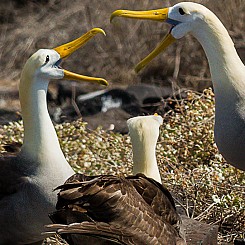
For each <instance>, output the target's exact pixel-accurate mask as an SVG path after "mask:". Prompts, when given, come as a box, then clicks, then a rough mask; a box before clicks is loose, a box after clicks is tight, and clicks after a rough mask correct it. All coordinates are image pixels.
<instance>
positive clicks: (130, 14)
mask: <svg viewBox="0 0 245 245" xmlns="http://www.w3.org/2000/svg"><path fill="white" fill-rule="evenodd" d="M168 10H169V9H168V8H163V9H156V10H149V11H130V10H116V11H114V12H113V13H112V15H111V18H110V20H111V21H112V20H113V19H114V18H115V17H124V18H133V19H147V20H156V21H167V20H168ZM175 40H176V39H175V38H174V37H173V36H172V34H171V32H169V33H168V34H167V35H166V36H165V37H164V38H163V40H162V41H161V42H160V43H159V44H158V46H157V47H156V48H155V49H154V50H153V51H152V52H151V53H150V54H149V55H148V56H147V57H145V58H144V59H143V60H142V61H141V62H140V63H138V64H137V65H136V67H135V71H136V72H139V71H140V70H141V69H142V68H144V67H145V66H146V65H147V64H148V63H149V62H150V61H151V60H152V59H154V58H155V57H156V56H157V55H158V54H160V53H161V52H162V51H164V50H165V49H166V48H167V47H168V46H169V45H170V44H171V43H173V42H174V41H175Z"/></svg>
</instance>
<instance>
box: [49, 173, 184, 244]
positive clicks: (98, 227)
mask: <svg viewBox="0 0 245 245" xmlns="http://www.w3.org/2000/svg"><path fill="white" fill-rule="evenodd" d="M59 189H60V190H61V191H60V193H59V194H58V203H57V212H55V213H53V214H51V215H50V217H51V219H52V221H53V222H54V223H59V224H58V225H55V224H53V225H49V226H48V227H49V230H54V231H58V233H60V234H63V236H64V238H65V239H67V241H68V242H69V243H70V244H85V242H84V236H83V235H86V236H92V237H97V238H98V239H97V241H104V240H107V242H106V244H109V243H110V244H116V243H119V244H136V245H137V244H154V245H157V244H166V245H172V244H173V245H174V244H184V241H183V240H182V239H181V237H180V236H179V233H178V229H176V227H177V226H178V223H179V222H180V218H179V216H178V214H177V213H176V210H175V206H174V202H173V199H172V196H171V194H170V193H169V192H168V191H167V189H166V188H164V187H163V186H162V185H161V184H159V183H158V182H156V181H154V180H153V179H150V178H147V177H145V176H144V175H143V174H138V175H136V176H129V177H123V176H120V177H116V176H111V175H103V176H93V177H89V176H85V175H82V174H75V175H73V176H72V177H71V178H69V179H68V180H67V181H66V183H65V184H64V185H62V186H60V187H59ZM60 224H62V225H60ZM74 233H75V234H82V235H75V236H74V235H70V234H74ZM67 234H68V235H67ZM108 240H109V241H108ZM98 244H101V243H98Z"/></svg>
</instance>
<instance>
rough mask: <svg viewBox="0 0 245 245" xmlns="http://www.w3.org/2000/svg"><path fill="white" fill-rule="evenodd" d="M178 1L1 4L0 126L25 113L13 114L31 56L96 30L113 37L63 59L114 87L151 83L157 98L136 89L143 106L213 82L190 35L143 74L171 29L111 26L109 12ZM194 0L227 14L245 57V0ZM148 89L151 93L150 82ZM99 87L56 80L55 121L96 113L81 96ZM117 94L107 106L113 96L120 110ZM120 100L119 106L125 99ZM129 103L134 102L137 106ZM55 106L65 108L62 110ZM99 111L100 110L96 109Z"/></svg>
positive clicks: (127, 23)
mask: <svg viewBox="0 0 245 245" xmlns="http://www.w3.org/2000/svg"><path fill="white" fill-rule="evenodd" d="M177 2H180V1H176V0H173V1H162V0H154V1H152V0H142V1H139V0H118V1H113V0H103V1H97V0H83V1H80V0H73V1H69V0H62V1H61V0H38V1H37V0H36V1H35V0H10V1H1V2H0V25H1V28H0V33H1V35H0V45H1V48H0V61H1V62H0V109H1V112H0V117H1V118H2V119H1V122H0V123H6V121H9V120H15V118H16V117H17V118H18V117H19V115H16V114H14V116H13V115H12V112H13V111H14V112H16V111H17V112H18V111H19V102H18V83H19V77H20V72H21V69H22V67H23V65H24V63H25V62H26V60H27V59H28V57H29V56H30V55H32V54H33V53H34V52H35V51H36V50H38V49H40V48H52V47H56V46H58V45H60V44H63V43H66V42H68V41H70V40H73V39H74V38H77V37H79V36H80V35H82V34H83V33H85V32H86V31H88V30H90V29H91V28H93V27H100V28H102V29H104V30H105V32H106V34H107V36H106V37H104V36H103V35H97V36H96V37H95V38H94V39H93V40H91V41H90V42H89V43H88V44H87V45H86V46H84V47H83V48H82V49H81V50H79V51H78V52H76V53H74V54H73V55H72V56H71V57H70V58H69V59H67V60H66V61H64V62H63V64H62V66H63V67H64V68H66V69H68V70H71V71H74V72H77V73H80V74H84V75H90V76H99V77H103V78H106V79H107V80H108V81H109V83H110V87H109V88H108V89H114V88H122V89H124V88H126V87H127V86H131V85H133V86H134V88H132V89H131V87H130V89H128V90H129V91H133V89H135V86H136V85H137V86H139V87H141V86H142V84H143V85H144V86H148V85H150V86H151V89H152V90H153V95H152V94H150V95H148V97H147V96H145V97H144V98H138V97H137V96H138V94H139V93H142V87H141V90H140V92H139V91H136V92H135V94H134V96H136V100H134V99H135V98H133V101H134V102H135V101H136V102H137V103H139V104H141V106H142V103H145V101H146V103H147V104H153V103H158V102H159V103H160V102H161V101H162V100H160V99H159V98H167V97H171V96H173V94H174V93H175V92H176V91H178V92H177V94H178V95H179V94H181V95H182V96H184V95H183V94H182V90H183V88H184V89H193V90H196V91H200V92H201V91H203V89H204V88H207V87H209V86H211V79H210V73H209V68H208V63H207V59H206V57H205V54H204V51H203V50H202V48H201V46H200V44H199V43H198V42H197V41H196V40H195V39H194V38H193V37H192V36H190V35H188V36H187V37H185V38H183V40H181V41H178V42H176V43H175V44H174V45H172V46H170V47H169V48H168V49H167V50H166V51H165V52H164V53H162V54H161V55H159V56H158V57H156V58H155V59H154V60H153V61H152V62H151V64H149V65H148V66H147V67H146V68H145V69H144V70H143V71H142V72H140V73H139V74H136V73H135V72H134V67H135V65H136V64H137V63H138V62H139V61H140V60H141V59H142V58H144V57H145V56H146V55H148V54H149V53H150V51H151V50H152V49H153V48H154V47H156V45H157V44H158V43H159V41H160V40H161V39H162V38H163V36H164V35H165V34H166V32H168V31H169V26H168V25H167V24H165V23H160V22H154V21H142V20H131V19H127V20H125V19H122V18H118V19H115V20H114V21H113V23H110V21H109V19H110V14H111V13H112V12H113V11H114V10H116V9H131V10H149V9H155V8H163V7H168V6H171V5H173V4H175V3H177ZM194 2H198V3H202V4H204V5H205V6H207V7H208V8H209V9H211V10H212V11H213V12H214V13H215V14H216V15H217V16H218V17H219V18H220V19H221V21H222V22H223V23H224V25H225V26H226V28H227V29H228V31H229V34H230V35H231V37H232V39H233V41H234V43H235V46H236V49H237V51H238V53H239V55H240V57H241V59H242V60H243V62H244V61H245V42H244V36H245V32H244V30H245V1H244V0H217V1H212V0H210V1H209V0H203V1H202V0H199V1H194ZM70 84H72V86H71V85H70ZM159 87H161V88H163V87H164V88H165V89H164V91H162V92H161V94H159V93H158V92H159V91H157V90H158V89H159ZM143 88H144V89H143V90H144V91H145V90H146V89H145V87H143ZM98 89H104V88H102V87H99V86H96V85H94V86H92V85H88V84H82V85H77V84H76V83H73V82H72V83H71V82H69V84H68V85H67V82H65V81H64V82H62V83H61V82H55V83H51V86H50V90H49V91H50V94H49V101H50V105H53V106H50V107H51V108H50V113H51V114H52V117H53V119H54V120H55V121H56V122H63V121H66V120H68V121H69V120H70V119H69V117H74V118H77V117H79V116H81V115H80V114H81V113H82V115H84V116H85V117H86V116H91V115H92V114H93V113H92V112H91V111H93V109H91V110H90V111H88V107H87V108H86V109H84V108H80V107H79V102H78V101H77V96H79V95H81V94H86V93H87V92H92V91H95V90H98ZM154 90H155V91H154ZM149 91H150V90H149ZM156 91H157V92H156ZM106 92H108V90H106ZM118 93H119V94H120V96H121V97H123V98H124V97H125V94H124V95H121V90H120V91H119V92H118V91H117V92H116V94H118ZM154 93H158V95H157V96H158V97H159V98H157V99H153V100H151V99H149V98H153V97H154V96H156V95H155V94H154ZM131 95H132V94H131ZM131 95H130V96H131ZM130 96H129V97H130ZM116 97H117V95H115V91H114V93H113V95H111V97H110V98H112V99H113V101H110V102H109V103H108V101H107V104H109V105H108V106H109V107H110V106H111V105H110V103H112V104H113V105H114V107H115V104H116V103H117V102H118V99H115V98H116ZM121 97H120V99H119V102H118V103H119V104H120V103H121V104H122V103H124V102H122V98H121ZM131 97H132V96H131ZM131 97H130V99H131V100H132V98H131ZM69 98H70V100H69ZM154 98H155V97H154ZM147 99H148V100H147ZM98 100H99V102H98ZM102 100H103V99H102ZM131 100H130V102H128V104H129V103H132V101H131ZM138 100H140V101H138ZM67 101H68V102H67ZM72 101H73V102H75V103H77V104H78V107H79V108H77V105H74V103H73V105H72ZM82 101H83V105H84V104H85V105H86V102H84V99H82ZM52 103H53V104H52ZM94 103H95V104H98V103H100V106H99V110H100V111H101V110H102V107H103V106H104V104H103V101H102V102H101V96H100V98H99V99H97V100H96V101H95V102H94ZM137 103H136V104H137ZM102 104H103V105H102ZM90 105H91V103H90ZM158 105H159V104H158ZM57 106H58V107H59V112H57ZM112 107H113V106H112ZM126 107H127V106H126ZM146 107H147V106H145V108H146ZM54 108H56V109H54ZM67 108H68V109H67ZM145 108H144V109H145ZM104 110H107V109H104ZM95 111H96V112H97V109H95ZM132 111H136V113H137V114H142V113H149V112H151V111H149V110H146V111H145V110H143V111H142V110H141V109H140V108H138V109H137V108H136V109H135V107H133V109H132V108H130V109H128V111H127V110H126V112H127V113H129V114H130V115H133V114H134V113H133V112H132ZM155 111H156V108H155ZM55 113H56V114H55ZM57 113H58V114H57ZM83 113H84V114H83ZM8 115H10V117H9V116H8ZM126 117H127V116H126ZM96 125H97V124H96Z"/></svg>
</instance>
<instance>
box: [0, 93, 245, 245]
mask: <svg viewBox="0 0 245 245" xmlns="http://www.w3.org/2000/svg"><path fill="white" fill-rule="evenodd" d="M213 114H214V97H213V93H212V91H211V90H210V89H209V90H205V91H204V92H203V93H201V94H199V93H194V92H189V93H188V98H187V99H186V100H180V101H178V105H177V111H170V112H169V114H167V115H165V116H164V121H165V122H164V125H163V126H162V128H161V135H160V138H159V143H158V145H157V158H158V163H159V166H160V170H161V176H162V179H163V183H164V184H165V185H166V186H167V187H168V188H169V190H170V191H171V192H172V193H173V194H174V195H175V197H176V198H177V199H178V202H179V203H180V204H181V206H183V207H184V209H185V210H186V213H187V215H188V216H190V217H193V218H195V219H197V220H200V221H204V222H207V223H209V224H217V225H218V226H219V244H225V242H231V241H232V240H233V239H235V238H242V237H244V236H245V230H244V227H245V209H244V207H245V192H244V190H245V172H242V171H239V170H237V169H235V168H234V167H232V166H230V165H228V164H227V163H226V162H225V161H224V159H223V158H222V157H221V155H220V154H219V153H218V150H217V148H216V146H215V143H214V140H213V123H214V117H213ZM56 130H57V133H58V136H59V139H60V144H61V147H62V149H63V152H64V153H65V155H66V158H67V160H68V161H69V162H70V163H71V165H72V166H73V168H74V169H75V170H76V171H77V172H81V173H86V174H89V175H90V174H91V175H94V174H130V173H131V170H132V151H131V144H130V139H129V137H128V135H124V136H123V135H120V134H114V133H110V132H105V131H103V130H101V129H100V128H98V129H97V130H95V131H91V130H88V129H86V123H85V122H83V121H82V120H79V121H76V122H73V123H71V124H70V123H66V124H60V125H56ZM22 138H23V126H22V122H16V123H10V125H5V126H2V127H0V142H2V143H11V142H13V141H14V142H22ZM0 147H1V146H0ZM1 151H3V148H0V152H1ZM55 241H56V242H57V240H56V239H55Z"/></svg>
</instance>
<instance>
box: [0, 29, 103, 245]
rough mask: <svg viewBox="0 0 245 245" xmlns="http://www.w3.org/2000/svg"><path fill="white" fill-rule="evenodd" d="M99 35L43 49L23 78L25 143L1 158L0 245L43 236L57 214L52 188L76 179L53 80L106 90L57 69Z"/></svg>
mask: <svg viewBox="0 0 245 245" xmlns="http://www.w3.org/2000/svg"><path fill="white" fill-rule="evenodd" d="M97 33H103V34H104V31H103V30H101V29H99V28H94V29H92V30H90V31H89V32H87V33H86V34H84V35H83V36H81V37H80V38H78V39H76V40H74V41H72V42H69V43H67V44H64V45H61V46H59V47H57V48H54V49H40V50H38V51H37V52H36V53H34V54H33V55H32V56H31V57H30V58H29V59H28V60H27V62H26V64H25V66H24V68H23V71H22V73H21V79H20V87H19V96H20V102H21V109H22V116H23V123H24V143H23V146H22V148H21V151H20V152H19V153H18V154H17V155H15V156H13V155H11V156H6V157H2V158H0V244H31V243H36V242H39V241H40V243H41V240H42V239H43V238H44V237H45V236H44V235H43V234H41V233H42V232H43V231H44V225H45V224H47V223H48V222H49V217H48V214H49V213H50V212H52V211H54V210H55V205H56V201H57V193H55V192H53V189H54V188H55V187H57V185H60V184H63V183H64V181H65V180H66V179H67V178H68V177H70V176H71V175H72V174H74V171H73V170H72V168H71V167H70V165H69V164H68V163H67V161H66V159H65V157H64V155H63V153H62V151H61V149H60V145H59V141H58V138H57V135H56V132H55V129H54V126H53V124H52V121H51V119H50V117H49V114H48V110H47V101H46V95H47V88H48V84H49V81H50V79H63V78H64V79H72V80H77V81H88V82H96V83H99V84H103V85H107V82H106V80H104V79H102V78H93V77H87V76H83V75H79V74H75V73H72V72H70V71H67V70H64V69H62V68H61V67H60V66H59V64H60V62H61V61H62V59H64V58H66V57H68V56H69V55H70V54H72V53H73V52H74V51H75V50H77V49H78V48H79V47H81V46H82V45H83V44H85V43H86V42H87V41H88V40H89V39H91V38H92V37H93V36H94V35H96V34H97Z"/></svg>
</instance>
